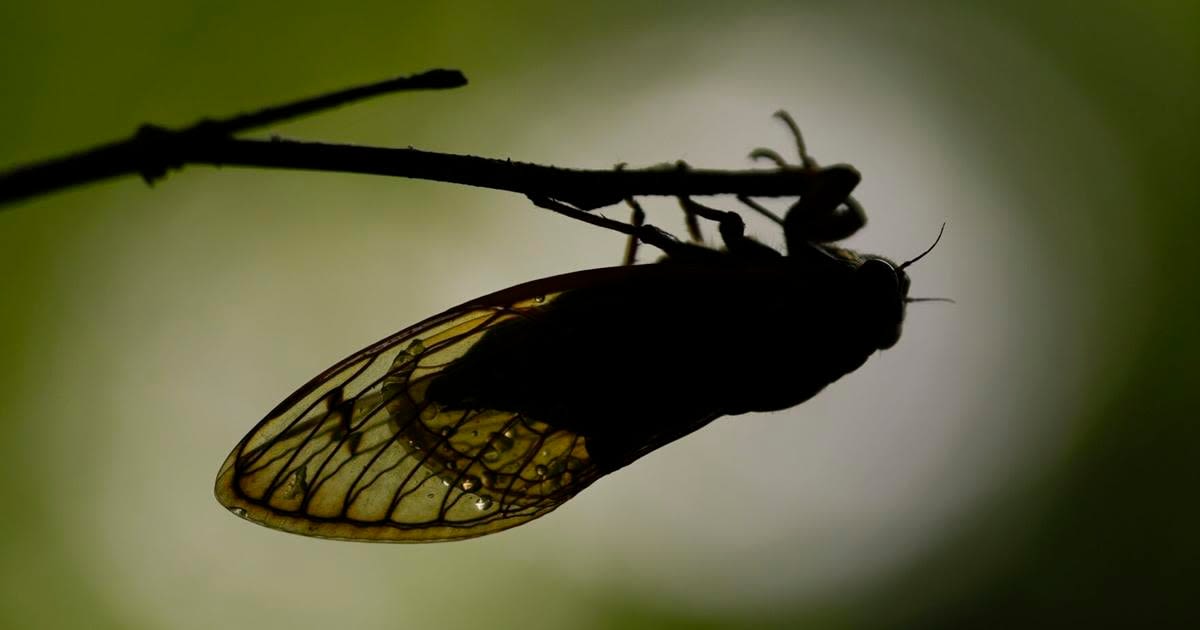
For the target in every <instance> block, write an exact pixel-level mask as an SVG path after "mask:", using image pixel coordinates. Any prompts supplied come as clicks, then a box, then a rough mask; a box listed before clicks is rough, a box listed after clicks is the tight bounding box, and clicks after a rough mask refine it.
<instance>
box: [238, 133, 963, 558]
mask: <svg viewBox="0 0 1200 630" xmlns="http://www.w3.org/2000/svg"><path fill="white" fill-rule="evenodd" d="M779 115H780V117H781V118H782V119H783V120H784V121H785V122H786V123H787V124H788V126H789V127H790V128H791V130H792V132H793V134H794V136H795V140H796V143H797V145H798V147H799V153H800V159H801V166H802V167H803V169H802V173H803V174H804V177H806V178H807V180H806V184H805V186H806V188H805V190H806V192H804V193H803V194H801V196H800V198H799V201H797V202H796V203H795V205H793V206H792V207H791V208H790V209H789V210H788V212H787V214H786V215H785V217H784V218H782V219H781V218H778V217H776V216H775V215H773V214H771V213H770V212H769V211H768V210H767V209H765V208H763V207H762V206H760V205H758V204H757V203H755V202H754V201H752V200H749V199H743V202H744V203H746V204H747V205H749V206H750V207H751V208H753V209H755V210H757V211H759V212H763V213H765V214H766V215H767V216H769V217H771V218H773V219H774V220H775V221H776V222H777V223H778V224H779V225H780V226H781V227H782V229H783V232H784V236H785V241H786V245H787V255H784V254H783V253H781V252H779V251H776V250H775V249H773V248H771V247H768V246H767V245H764V244H762V243H760V242H758V241H755V240H753V239H751V238H749V237H747V236H746V235H745V234H744V233H743V232H744V227H743V222H742V219H741V217H740V216H739V215H738V214H736V213H734V212H726V211H721V210H716V209H712V208H708V207H705V206H702V205H700V204H698V203H696V202H694V201H692V200H690V199H688V198H686V197H684V198H681V203H682V205H683V208H684V211H685V213H686V215H687V218H688V219H689V220H688V226H689V232H691V236H692V239H691V242H681V241H678V240H676V239H675V238H673V237H671V236H669V235H667V234H666V233H664V232H662V231H660V230H658V229H657V228H654V227H652V226H650V225H646V224H644V223H643V216H644V215H643V214H642V213H641V210H640V208H639V207H638V205H637V203H636V202H635V201H634V200H632V199H630V200H629V203H630V204H631V205H632V206H633V208H634V220H633V221H631V222H630V223H629V224H626V223H621V222H618V221H614V220H611V219H607V218H604V217H600V216H598V215H595V214H590V213H587V212H584V211H582V210H580V209H578V208H575V207H572V206H570V205H567V204H565V203H562V202H560V201H556V200H553V199H548V198H533V197H531V198H533V199H534V201H535V202H536V203H537V204H538V205H541V206H543V207H546V208H549V209H551V210H554V211H556V212H560V213H562V214H566V215H568V216H572V217H575V218H578V219H581V220H584V221H587V222H589V223H593V224H596V225H600V226H602V227H605V228H610V229H614V230H617V231H620V232H624V233H626V234H629V235H630V246H629V249H628V250H627V252H626V260H625V262H626V265H624V266H621V267H611V268H604V269H593V270H588V271H580V272H576V273H568V274H565V275H560V276H554V277H550V278H544V279H541V280H535V281H533V282H529V283H525V284H521V285H518V286H515V287H512V288H509V289H505V290H503V291H500V292H497V293H493V294H491V295H487V296H484V297H481V298H478V299H476V300H472V301H470V302H467V303H466V304H463V305H461V306H457V307H455V308H452V309H450V310H448V311H446V312H444V313H442V314H440V315H436V316H434V317H432V318H430V319H427V320H425V321H423V322H421V323H419V324H417V325H415V326H412V327H411V328H408V329H406V330H403V331H401V332H399V333H396V334H395V335H392V336H391V337H388V338H387V339H384V340H382V341H380V342H378V343H376V344H374V345H372V346H370V347H367V348H365V349H363V350H361V351H359V352H357V353H355V354H354V355H352V356H350V357H349V358H347V359H345V360H344V361H341V362H340V363H338V364H337V365H334V366H333V367H331V368H329V369H328V370H326V371H325V372H324V373H322V374H320V375H319V376H317V377H316V378H314V379H313V380H312V381H310V382H309V383H308V384H306V385H304V386H303V387H301V388H300V389H299V390H298V391H297V392H295V393H294V394H292V395H291V396H290V397H288V398H287V399H286V400H284V401H283V402H282V403H281V404H280V405H279V406H278V407H276V408H275V409H274V410H273V411H271V412H270V413H269V414H268V415H267V417H266V418H265V419H263V420H262V421H261V422H259V423H258V425H257V426H256V427H254V429H253V430H252V431H251V432H250V433H249V435H247V436H246V437H245V438H244V439H243V440H242V441H241V443H239V444H238V445H237V447H236V448H234V449H233V452H232V453H230V455H229V457H228V458H227V459H226V461H225V463H224V465H223V466H222V468H221V471H220V473H219V475H218V477H217V482H216V494H217V498H218V499H219V500H220V502H221V503H222V504H224V505H225V506H226V507H227V508H229V509H230V510H231V511H233V512H234V513H235V514H238V515H239V516H242V517H244V518H247V519H249V520H251V521H254V522H256V523H259V524H261V525H265V526H267V527H272V528H276V529H281V530H285V531H289V532H294V533H297V534H304V535H308V536H318V537H323V538H338V539H348V540H371V541H392V542H425V541H445V540H455V539H463V538H471V537H475V536H482V535H485V534H490V533H493V532H498V531H501V530H505V529H508V528H510V527H515V526H517V525H520V524H522V523H525V522H528V521H530V520H533V519H535V518H538V517H539V516H542V515H544V514H546V513H547V512H550V511H551V510H553V509H555V508H556V507H558V506H559V505H562V503H563V502H565V501H567V500H568V499H570V498H571V497H573V496H575V495H576V494H578V493H579V492H580V491H581V490H583V489H584V488H586V487H587V486H588V485H590V484H592V483H593V482H595V481H596V480H597V479H599V478H601V477H603V476H604V475H607V474H609V473H611V472H613V471H615V470H618V469H620V468H622V467H624V466H626V465H628V464H630V463H631V462H633V461H635V460H637V459H638V458H640V457H642V456H644V455H646V454H648V453H650V452H651V451H653V450H655V449H657V448H659V447H662V446H664V445H666V444H668V443H670V442H672V441H674V440H677V439H679V438H680V437H682V436H684V435H687V434H689V433H692V432H693V431H696V430H697V429H700V428H701V427H703V426H705V425H706V424H708V423H710V422H712V421H713V420H715V419H717V418H719V417H721V416H726V415H738V414H744V413H748V412H753V411H773V410H779V409H785V408H788V407H792V406H794V405H797V404H799V403H801V402H803V401H805V400H807V399H809V398H810V397H812V396H813V395H814V394H816V393H817V392H818V391H820V390H821V389H822V388H824V387H825V386H826V385H828V384H830V383H832V382H833V381H835V380H837V379H838V378H840V377H842V376H843V375H845V374H847V373H849V372H851V371H853V370H855V369H856V368H858V367H859V366H861V365H862V364H863V363H864V362H865V361H866V360H867V358H868V357H869V356H870V355H871V354H872V353H874V352H875V351H876V350H883V349H886V348H890V347H892V345H893V344H895V343H896V341H897V340H898V339H899V337H900V330H901V324H902V322H903V320H904V313H905V305H906V303H907V302H909V301H912V300H913V299H912V298H909V297H908V286H909V279H908V275H907V274H906V273H905V268H906V267H908V265H910V264H912V263H913V262H915V261H916V260H917V259H919V258H921V256H924V255H925V253H928V251H929V250H926V252H925V253H922V254H921V255H920V256H917V258H914V259H913V260H910V261H908V262H906V263H903V264H899V265H897V264H894V263H892V262H891V261H889V260H888V259H885V258H883V257H880V256H873V255H861V254H858V253H855V252H853V251H850V250H847V249H843V248H840V247H837V246H835V245H833V243H834V242H836V241H839V240H841V239H844V238H846V237H848V236H850V235H851V234H853V233H854V232H855V231H857V230H858V229H859V228H860V227H862V225H863V224H864V223H865V217H864V215H863V212H862V209H861V208H860V207H859V205H858V204H857V203H856V202H855V201H854V199H853V198H852V197H850V192H851V191H852V190H853V188H854V187H855V186H856V185H857V183H858V180H859V176H858V173H857V172H856V171H855V170H854V169H852V168H850V167H847V166H834V167H828V168H821V167H818V166H817V164H816V162H815V161H814V160H813V159H812V158H811V157H809V156H808V155H807V153H806V152H805V150H804V145H803V141H802V140H801V138H800V134H799V131H798V129H797V128H796V126H795V123H794V122H792V121H791V119H790V117H788V116H787V115H786V114H785V113H782V112H781V113H780V114H779ZM752 155H753V156H755V157H760V158H766V159H770V160H772V161H775V162H776V163H778V164H780V165H783V164H785V162H784V160H783V159H782V158H781V157H780V156H779V155H778V154H777V153H775V152H773V151H770V150H767V149H759V150H757V151H755V152H754V153H753V154H752ZM697 218H702V219H705V220H711V221H714V222H715V223H716V224H717V225H718V227H719V231H720V234H721V237H722V240H723V242H724V247H723V248H721V249H715V248H711V247H706V246H704V245H703V244H702V243H701V239H700V237H699V230H698V219H697ZM939 237H940V234H939ZM639 242H640V243H645V244H648V245H652V246H655V247H657V248H659V249H661V250H663V251H664V252H665V256H664V257H663V258H662V259H661V260H660V261H658V262H657V263H655V264H645V265H634V264H632V263H633V261H634V256H635V250H636V248H637V245H638V243H639ZM934 244H935V245H936V241H935V243H934ZM930 249H932V246H931V247H930Z"/></svg>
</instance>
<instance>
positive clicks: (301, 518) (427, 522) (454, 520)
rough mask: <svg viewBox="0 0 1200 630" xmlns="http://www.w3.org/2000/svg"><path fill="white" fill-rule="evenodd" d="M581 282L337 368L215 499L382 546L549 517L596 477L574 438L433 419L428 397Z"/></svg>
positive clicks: (533, 427)
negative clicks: (443, 378) (500, 331)
mask: <svg viewBox="0 0 1200 630" xmlns="http://www.w3.org/2000/svg"><path fill="white" fill-rule="evenodd" d="M596 271H598V272H603V273H607V274H612V273H617V270H596ZM588 273H590V272H580V273H579V274H567V275H565V276H558V277H555V278H548V279H545V280H539V281H535V282H532V283H528V284H525V285H520V286H517V287H513V288H512V289H508V290H506V291H502V292H499V293H496V294H493V295H491V296H487V297H485V298H480V299H479V300H476V301H474V302H472V303H469V304H466V305H463V306H460V307H457V308H454V309H451V310H450V311H447V312H445V313H443V314H441V315H438V316H435V317H433V318H431V319H429V320H426V321H425V322H422V323H421V324H418V325H416V326H414V327H412V328H409V329H407V330H404V331H402V332H400V333H397V334H396V335H393V336H391V337H389V338H387V339H384V340H382V341H380V342H378V343H376V344H375V345H372V346H370V347H368V348H365V349H363V350H362V351H360V352H358V353H356V354H354V355H352V356H351V357H349V358H347V359H346V360H344V361H342V362H340V363H338V364H337V365H335V366H333V367H332V368H330V369H329V370H327V371H325V373H323V374H321V375H320V376H318V377H316V378H315V379H313V380H312V381H311V382H309V383H308V384H307V385H305V386H304V387H302V388H300V390H299V391H297V392H296V393H294V394H293V395H292V396H290V397H289V398H288V399H287V400H285V401H283V402H282V403H281V404H280V405H279V406H278V407H276V409H275V410H273V411H272V412H271V413H270V414H269V415H268V416H267V417H266V418H265V419H263V420H262V421H261V422H259V423H258V425H257V426H256V427H254V429H253V430H252V431H251V432H250V433H249V435H247V436H246V437H245V438H244V439H243V440H242V441H241V443H239V444H238V445H237V447H236V448H234V450H233V452H232V453H230V455H229V457H228V458H227V459H226V461H225V463H224V465H223V466H222V467H221V471H220V473H219V474H218V477H217V482H216V495H217V499H218V500H219V501H220V502H221V503H222V504H223V505H224V506H225V507H227V508H229V510H230V511H232V512H234V513H235V514H237V515H239V516H242V517H244V518H246V519H248V520H251V521H253V522H256V523H259V524H261V525H265V526H267V527H272V528H275V529H280V530H284V531H289V532H293V533H297V534H303V535H308V536H317V537H322V538H337V539H348V540H371V541H390V542H432V541H443V540H454V539H460V538H471V537H475V536H482V535H485V534H489V533H493V532H497V531H501V530H504V529H508V528H510V527H514V526H516V525H520V524H522V523H525V522H527V521H530V520H532V519H535V518H537V517H539V516H541V515H543V514H545V513H547V512H549V511H551V510H553V509H554V508H556V507H558V506H559V505H560V504H562V503H563V502H564V501H566V500H567V499H569V498H571V497H572V496H574V495H575V494H577V493H578V492H579V491H580V490H582V489H583V488H584V487H586V486H587V485H589V484H591V483H592V482H593V481H595V480H596V479H597V478H598V477H599V476H600V473H599V472H598V470H597V467H596V465H595V464H594V463H593V462H592V461H591V459H590V458H589V456H588V452H587V448H586V444H585V440H584V438H583V437H581V436H579V435H577V434H575V433H572V432H570V431H567V430H563V429H560V428H555V427H552V426H550V425H548V424H546V423H544V422H539V421H538V420H537V419H536V418H527V417H524V416H523V415H521V414H518V413H513V412H508V411H502V410H497V409H446V408H440V407H439V405H438V404H437V403H436V402H434V401H432V400H429V399H427V397H426V395H425V394H426V391H427V389H428V387H429V384H430V383H431V382H433V381H434V380H435V379H437V377H438V375H439V374H440V373H441V372H442V371H443V370H444V369H445V368H446V367H447V366H449V365H452V364H453V363H454V362H455V361H456V360H458V359H459V358H461V357H462V356H463V354H464V353H465V352H467V350H468V349H470V348H471V346H473V345H474V344H476V343H478V342H479V340H480V339H481V338H482V337H483V336H484V335H486V334H487V333H488V331H489V330H492V329H493V328H495V327H496V326H498V325H501V324H503V323H504V322H506V321H509V320H512V319H513V318H536V317H537V316H538V312H539V311H540V310H541V309H544V308H545V307H546V306H548V305H549V304H551V303H552V302H553V301H554V299H555V298H556V297H558V296H559V295H561V294H562V291H563V290H564V288H570V285H573V284H586V276H585V275H581V274H588ZM554 288H557V290H552V289H554Z"/></svg>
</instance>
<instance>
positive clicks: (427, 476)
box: [381, 297, 594, 522]
mask: <svg viewBox="0 0 1200 630" xmlns="http://www.w3.org/2000/svg"><path fill="white" fill-rule="evenodd" d="M530 302H531V303H530V304H517V305H515V306H514V308H513V309H512V310H511V311H509V312H507V313H502V314H499V315H495V316H491V317H489V318H488V320H487V322H486V324H484V323H483V322H480V321H476V320H471V321H465V322H463V323H462V324H461V325H459V326H455V327H453V328H450V329H448V330H444V331H441V332H440V333H439V334H438V335H437V336H436V337H433V338H428V339H415V340H413V341H412V342H411V343H410V344H409V345H408V347H407V348H405V349H404V350H403V351H401V352H400V353H399V354H397V356H396V358H395V359H394V360H393V363H392V365H391V368H390V369H389V370H388V374H387V376H386V377H385V378H384V379H383V381H382V384H381V393H382V395H383V398H384V400H386V401H387V402H386V410H387V415H388V421H389V423H390V425H391V428H392V431H393V432H394V435H395V437H394V439H395V440H396V441H397V442H399V443H400V444H401V445H402V446H403V447H404V448H406V449H407V450H409V451H410V453H412V455H413V456H414V457H415V459H416V460H417V466H416V467H415V469H414V472H415V474H417V475H420V476H421V477H420V478H418V479H412V480H409V481H408V482H407V483H406V484H405V486H411V487H412V488H414V489H418V488H419V489H421V490H419V491H420V492H425V493H426V497H425V498H426V499H428V500H429V501H436V502H438V503H440V504H441V505H440V506H438V509H437V513H439V514H444V516H441V517H440V518H443V519H445V520H446V521H449V522H454V521H456V520H459V519H458V518H456V517H457V516H458V515H459V514H458V513H459V512H461V516H462V517H464V518H469V519H478V518H479V517H480V516H481V513H482V514H483V515H486V514H487V513H488V512H494V513H496V515H497V516H498V517H501V518H502V517H504V516H506V515H510V514H513V513H520V512H522V511H526V510H528V511H536V510H541V509H546V508H548V507H551V506H554V505H558V504H559V503H561V502H562V501H564V500H566V498H569V496H570V495H573V494H575V492H577V491H578V489H580V488H582V487H584V486H586V485H587V484H589V483H590V482H591V479H585V478H583V477H586V476H590V475H592V474H594V473H593V472H591V471H590V469H589V466H588V461H589V456H588V452H587V448H586V444H585V440H584V439H583V437H582V436H579V435H577V434H574V433H570V432H567V431H561V430H557V429H556V428H555V427H552V426H551V425H549V424H547V423H546V422H542V421H539V420H537V419H535V418H530V417H528V416H527V415H525V414H523V413H521V412H519V411H514V410H504V409H494V408H472V407H465V406H449V405H446V404H444V403H442V402H439V401H436V400H433V399H432V398H431V397H430V395H429V388H430V385H431V384H432V383H434V382H435V381H436V380H437V378H438V377H439V376H440V375H441V374H442V373H443V371H444V370H445V369H446V367H447V366H448V365H450V364H452V363H453V362H455V361H459V360H461V359H462V355H463V354H464V352H466V350H465V349H467V348H469V347H470V346H472V345H474V344H475V343H478V341H479V340H480V339H482V338H483V336H485V335H486V334H488V331H491V330H494V329H495V328H496V327H498V326H504V325H505V324H506V323H507V322H509V321H513V320H519V319H521V318H523V317H528V315H529V314H528V310H529V309H532V308H540V307H541V306H543V305H544V304H545V303H546V302H547V299H546V298H545V297H539V298H535V299H533V300H531V301H530ZM429 484H435V485H436V484H441V485H442V486H443V487H444V488H445V489H446V490H445V491H441V492H438V491H434V489H430V488H429V487H427V486H428V485H429ZM564 493H566V494H567V496H562V495H563V494H564ZM405 498H406V497H405V496H400V497H398V500H397V501H396V503H397V505H398V506H400V505H406V506H410V507H411V509H412V511H413V512H414V513H417V512H423V511H427V510H428V507H429V506H420V501H419V499H420V498H421V497H414V498H412V499H409V500H408V501H402V500H401V499H405ZM460 506H466V507H465V508H462V507H460ZM405 517H406V515H405V514H397V515H396V518H397V519H398V520H405Z"/></svg>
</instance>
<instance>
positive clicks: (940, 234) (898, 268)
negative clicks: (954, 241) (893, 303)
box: [896, 223, 946, 299]
mask: <svg viewBox="0 0 1200 630" xmlns="http://www.w3.org/2000/svg"><path fill="white" fill-rule="evenodd" d="M945 231H946V224H945V223H942V229H940V230H938V235H937V238H935V239H933V245H930V246H929V248H928V249H926V250H925V251H923V252H921V253H920V254H919V255H918V256H917V257H916V258H913V259H912V260H910V261H908V262H905V263H902V264H901V265H900V266H899V267H896V271H903V270H904V269H905V268H906V267H908V266H909V265H911V264H913V263H915V262H917V261H918V260H921V259H922V258H924V257H925V255H926V254H928V253H929V252H931V251H933V248H934V247H937V244H938V241H941V240H942V233H943V232H945ZM939 299H940V298H939Z"/></svg>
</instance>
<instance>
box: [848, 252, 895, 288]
mask: <svg viewBox="0 0 1200 630" xmlns="http://www.w3.org/2000/svg"><path fill="white" fill-rule="evenodd" d="M856 279H857V281H858V284H859V286H860V287H862V290H864V291H865V292H866V293H867V294H868V295H876V296H881V297H882V296H889V297H892V296H896V294H897V293H898V292H899V291H900V278H899V274H898V273H897V272H896V268H895V267H893V266H892V265H891V263H889V262H887V261H886V260H880V259H878V258H869V259H867V261H866V262H864V263H863V264H862V265H860V266H859V267H858V273H857V274H856Z"/></svg>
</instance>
